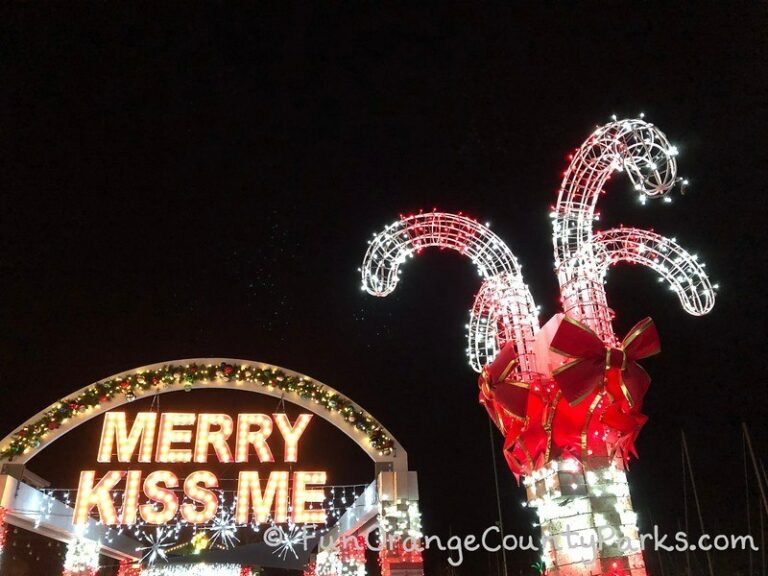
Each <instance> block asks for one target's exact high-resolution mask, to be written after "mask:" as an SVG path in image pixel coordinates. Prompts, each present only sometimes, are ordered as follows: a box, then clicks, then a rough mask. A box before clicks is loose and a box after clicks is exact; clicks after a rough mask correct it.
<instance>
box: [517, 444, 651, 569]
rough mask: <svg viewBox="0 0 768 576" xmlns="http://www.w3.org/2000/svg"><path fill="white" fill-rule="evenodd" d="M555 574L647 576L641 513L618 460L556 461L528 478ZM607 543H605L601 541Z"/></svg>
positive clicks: (530, 501) (546, 561) (544, 549)
mask: <svg viewBox="0 0 768 576" xmlns="http://www.w3.org/2000/svg"><path fill="white" fill-rule="evenodd" d="M524 484H525V486H526V489H527V492H528V506H530V507H531V508H535V509H536V512H537V514H538V517H539V524H540V526H541V533H542V561H543V562H544V564H545V566H546V570H547V573H548V574H550V575H552V576H594V575H598V574H611V575H627V576H646V572H645V562H644V560H643V554H642V552H641V551H640V541H639V535H638V530H637V514H635V512H634V510H633V509H632V500H631V499H630V495H629V484H628V483H627V476H626V472H625V470H624V466H623V464H622V462H621V461H620V460H618V459H615V460H610V459H608V458H592V459H590V460H588V461H587V462H586V464H585V466H584V467H582V465H581V464H580V463H579V462H578V461H577V460H575V459H567V460H554V461H552V462H550V463H548V464H547V465H546V466H543V467H542V468H540V469H538V470H536V471H534V472H533V474H532V475H531V476H529V477H526V478H525V480H524ZM601 543H602V546H601V545H600V544H601Z"/></svg>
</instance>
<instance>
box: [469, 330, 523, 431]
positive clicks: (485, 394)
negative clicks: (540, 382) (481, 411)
mask: <svg viewBox="0 0 768 576" xmlns="http://www.w3.org/2000/svg"><path fill="white" fill-rule="evenodd" d="M517 365H518V360H517V352H516V351H515V346H514V343H513V342H507V343H506V344H505V345H504V347H503V348H502V349H501V351H500V352H499V353H498V354H497V355H496V358H495V359H494V361H493V362H491V363H490V364H488V365H487V366H486V367H485V368H483V372H482V373H481V374H480V379H479V380H478V385H479V386H480V403H481V404H483V405H484V406H485V408H486V410H488V414H489V415H490V417H491V419H492V420H493V422H494V423H495V424H496V425H497V426H498V427H499V428H500V429H501V430H502V432H505V433H506V431H507V429H508V428H509V427H510V421H512V420H520V421H523V420H525V416H526V409H527V405H528V389H529V385H528V384H527V383H525V382H518V381H517V380H516V379H515V378H514V369H515V367H516V366H517Z"/></svg>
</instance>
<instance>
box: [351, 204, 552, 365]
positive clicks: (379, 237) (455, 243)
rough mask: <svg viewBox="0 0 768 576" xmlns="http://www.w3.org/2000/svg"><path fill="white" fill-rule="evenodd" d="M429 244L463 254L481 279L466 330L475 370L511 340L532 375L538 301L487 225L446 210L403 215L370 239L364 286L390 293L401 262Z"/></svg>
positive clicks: (376, 293)
mask: <svg viewBox="0 0 768 576" xmlns="http://www.w3.org/2000/svg"><path fill="white" fill-rule="evenodd" d="M429 247H439V248H443V249H450V250H455V251H457V252H459V253H461V254H464V255H465V256H467V257H468V258H469V259H470V260H471V261H472V262H473V263H474V264H475V266H476V268H477V271H478V273H479V274H480V277H481V278H482V279H483V283H482V286H481V288H480V291H479V292H478V294H477V297H476V298H475V304H474V306H473V308H472V312H471V313H470V319H469V329H468V333H467V338H468V348H467V352H468V355H469V362H470V365H471V366H472V368H473V369H474V370H475V371H477V372H480V371H481V370H482V367H483V366H484V365H485V364H486V363H488V362H490V361H491V360H493V358H494V357H495V356H496V354H497V353H498V351H499V349H500V348H501V347H503V346H504V344H506V343H507V342H512V343H513V346H514V347H515V349H516V352H517V356H518V357H519V358H520V364H519V366H518V367H517V371H518V373H519V375H520V376H521V377H523V375H524V374H525V375H526V376H527V375H529V374H530V373H531V372H532V371H533V370H534V369H535V359H534V354H533V342H534V339H535V336H536V332H537V331H538V329H539V323H538V318H537V316H536V305H535V304H534V301H533V296H531V292H530V290H529V289H528V287H527V286H526V285H525V282H523V276H522V271H521V268H520V264H519V263H518V261H517V258H515V256H514V254H512V251H511V250H510V249H509V248H508V247H507V245H506V244H505V243H504V241H503V240H501V238H499V237H498V236H497V235H496V234H494V233H493V232H492V231H491V230H490V228H488V227H487V226H483V225H482V224H480V223H479V222H477V221H475V220H473V219H471V218H468V217H466V216H463V215H461V214H448V213H444V212H429V213H424V214H415V215H412V216H404V217H401V218H400V220H398V221H396V222H394V223H392V224H389V225H388V226H387V227H386V228H385V229H384V231H382V232H380V233H378V234H375V235H374V238H373V240H371V241H370V242H369V247H368V251H367V252H366V254H365V259H364V260H363V267H362V268H361V272H362V277H363V286H362V287H363V289H364V290H366V291H367V292H368V293H369V294H373V295H374V296H387V295H389V294H391V293H392V292H393V291H394V290H395V288H396V287H397V283H398V281H399V278H400V266H401V265H402V264H403V263H405V262H406V261H407V260H408V258H410V257H412V256H413V255H414V254H418V253H420V252H421V251H422V250H424V249H425V248H429Z"/></svg>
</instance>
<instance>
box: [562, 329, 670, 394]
mask: <svg viewBox="0 0 768 576" xmlns="http://www.w3.org/2000/svg"><path fill="white" fill-rule="evenodd" d="M550 348H551V349H552V351H554V352H556V353H558V354H561V355H563V356H568V357H569V358H574V360H573V361H572V362H569V363H567V364H565V365H563V366H560V367H559V368H557V369H556V370H554V371H553V372H552V377H553V378H554V379H555V381H556V382H557V383H558V385H559V386H560V389H561V390H562V392H563V396H564V397H565V399H566V400H567V401H568V403H569V404H570V405H571V406H574V405H576V404H578V403H579V402H581V401H582V400H584V399H585V398H587V397H588V396H589V395H590V394H592V392H594V391H595V390H597V389H599V388H600V387H601V386H603V385H605V386H606V388H607V389H608V392H609V393H611V394H613V395H617V394H621V395H623V396H624V398H625V399H626V401H627V403H628V405H629V408H636V407H637V408H639V405H640V403H641V402H642V400H643V397H644V396H645V393H646V391H647V390H648V386H649V385H650V382H651V379H650V377H649V376H648V374H647V373H646V372H645V370H643V369H642V367H641V366H640V365H639V364H638V363H637V360H641V359H643V358H648V357H649V356H653V355H654V354H658V353H659V352H660V351H661V345H660V343H659V335H658V332H656V325H655V324H654V323H653V320H651V319H650V318H645V319H644V320H641V321H640V322H638V323H637V324H635V326H634V327H633V328H632V329H631V330H630V331H629V333H628V334H627V336H626V337H625V338H624V340H623V341H622V342H621V344H620V345H619V346H618V347H613V346H606V345H605V344H604V343H603V341H602V340H601V339H600V337H599V336H598V335H597V334H595V332H593V331H592V330H591V329H590V328H588V327H587V326H585V325H584V324H581V323H580V322H578V321H577V320H574V319H573V318H571V317H570V316H565V317H564V318H563V321H562V322H561V324H560V326H559V328H558V329H557V332H556V333H555V336H554V338H553V339H552V344H551V346H550Z"/></svg>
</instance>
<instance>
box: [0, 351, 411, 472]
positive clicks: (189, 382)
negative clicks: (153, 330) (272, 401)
mask: <svg viewBox="0 0 768 576" xmlns="http://www.w3.org/2000/svg"><path fill="white" fill-rule="evenodd" d="M198 388H207V389H216V388H221V389H229V390H242V391H245V392H256V393H259V394H265V395H267V396H273V397H275V398H283V399H285V400H287V401H288V402H291V403H293V404H296V405H297V406H300V407H302V408H304V409H306V410H308V411H310V412H312V413H313V414H316V415H318V416H320V417H321V418H323V419H325V420H326V421H328V422H330V423H331V424H333V425H334V426H335V427H336V428H338V429H339V430H341V431H342V432H344V433H345V434H346V435H347V436H349V437H350V438H351V439H352V440H353V441H354V442H355V443H356V444H357V445H358V446H359V447H360V448H361V449H362V450H363V451H364V452H365V453H366V454H368V456H369V457H370V458H371V459H372V460H373V461H374V462H375V463H377V464H388V465H389V466H387V468H390V469H392V470H407V469H408V462H407V454H406V452H405V450H404V449H403V447H402V446H401V445H400V443H399V442H397V441H396V440H395V438H394V437H393V436H392V434H390V433H389V431H387V430H386V429H385V428H384V427H383V426H382V425H381V424H380V423H379V422H378V421H377V420H376V419H375V418H374V417H373V416H372V415H371V414H370V413H368V412H367V411H366V410H364V409H363V408H362V407H360V406H359V405H357V404H356V403H355V402H353V401H352V400H350V399H349V398H348V397H346V396H344V395H343V394H341V393H340V392H338V391H337V390H334V389H333V388H331V387H330V386H328V385H326V384H323V383H322V382H319V381H318V380H315V379H313V378H310V377H309V376H305V375H304V374H300V373H298V372H294V371H292V370H288V369H286V368H281V367H280V366H274V365H272V364H264V363H261V362H251V361H248V360H236V359H231V358H195V359H188V360H176V361H172V362H164V363H159V364H151V365H149V366H144V367H141V368H136V369H134V370H129V371H127V372H121V373H119V374H115V375H114V376H110V377H108V378H105V379H103V380H99V381H98V382H94V383H93V384H91V385H89V386H86V387H85V388H81V389H80V390H78V391H77V392H74V393H73V394H71V395H69V396H65V397H64V398H62V399H61V400H59V401H57V402H54V403H53V404H51V405H50V406H48V407H47V408H45V409H44V410H42V411H40V412H38V413H37V414H36V415H35V416H33V417H32V418H30V419H29V420H27V421H26V422H24V424H22V425H21V426H19V427H18V428H16V429H15V430H14V431H13V432H11V433H10V434H9V435H8V436H6V437H5V438H3V440H1V441H0V462H3V461H5V462H9V461H13V462H15V463H19V464H26V463H27V462H28V461H29V460H30V459H31V458H33V457H34V456H35V455H36V454H38V453H39V452H40V451H41V450H43V449H44V448H46V447H47V446H48V445H49V444H51V443H53V442H55V441H56V440H57V439H59V438H60V437H61V436H63V435H64V434H66V433H67V432H69V431H70V430H72V429H74V428H76V427H77V426H79V425H81V424H83V423H85V422H87V421H88V420H90V419H92V418H95V417H96V416H98V415H100V414H103V413H105V412H108V411H109V410H112V409H114V408H118V407H120V406H122V405H124V404H127V403H129V402H132V401H134V400H136V399H139V398H144V397H148V396H153V395H156V394H165V393H168V392H180V391H190V390H194V389H198Z"/></svg>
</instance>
